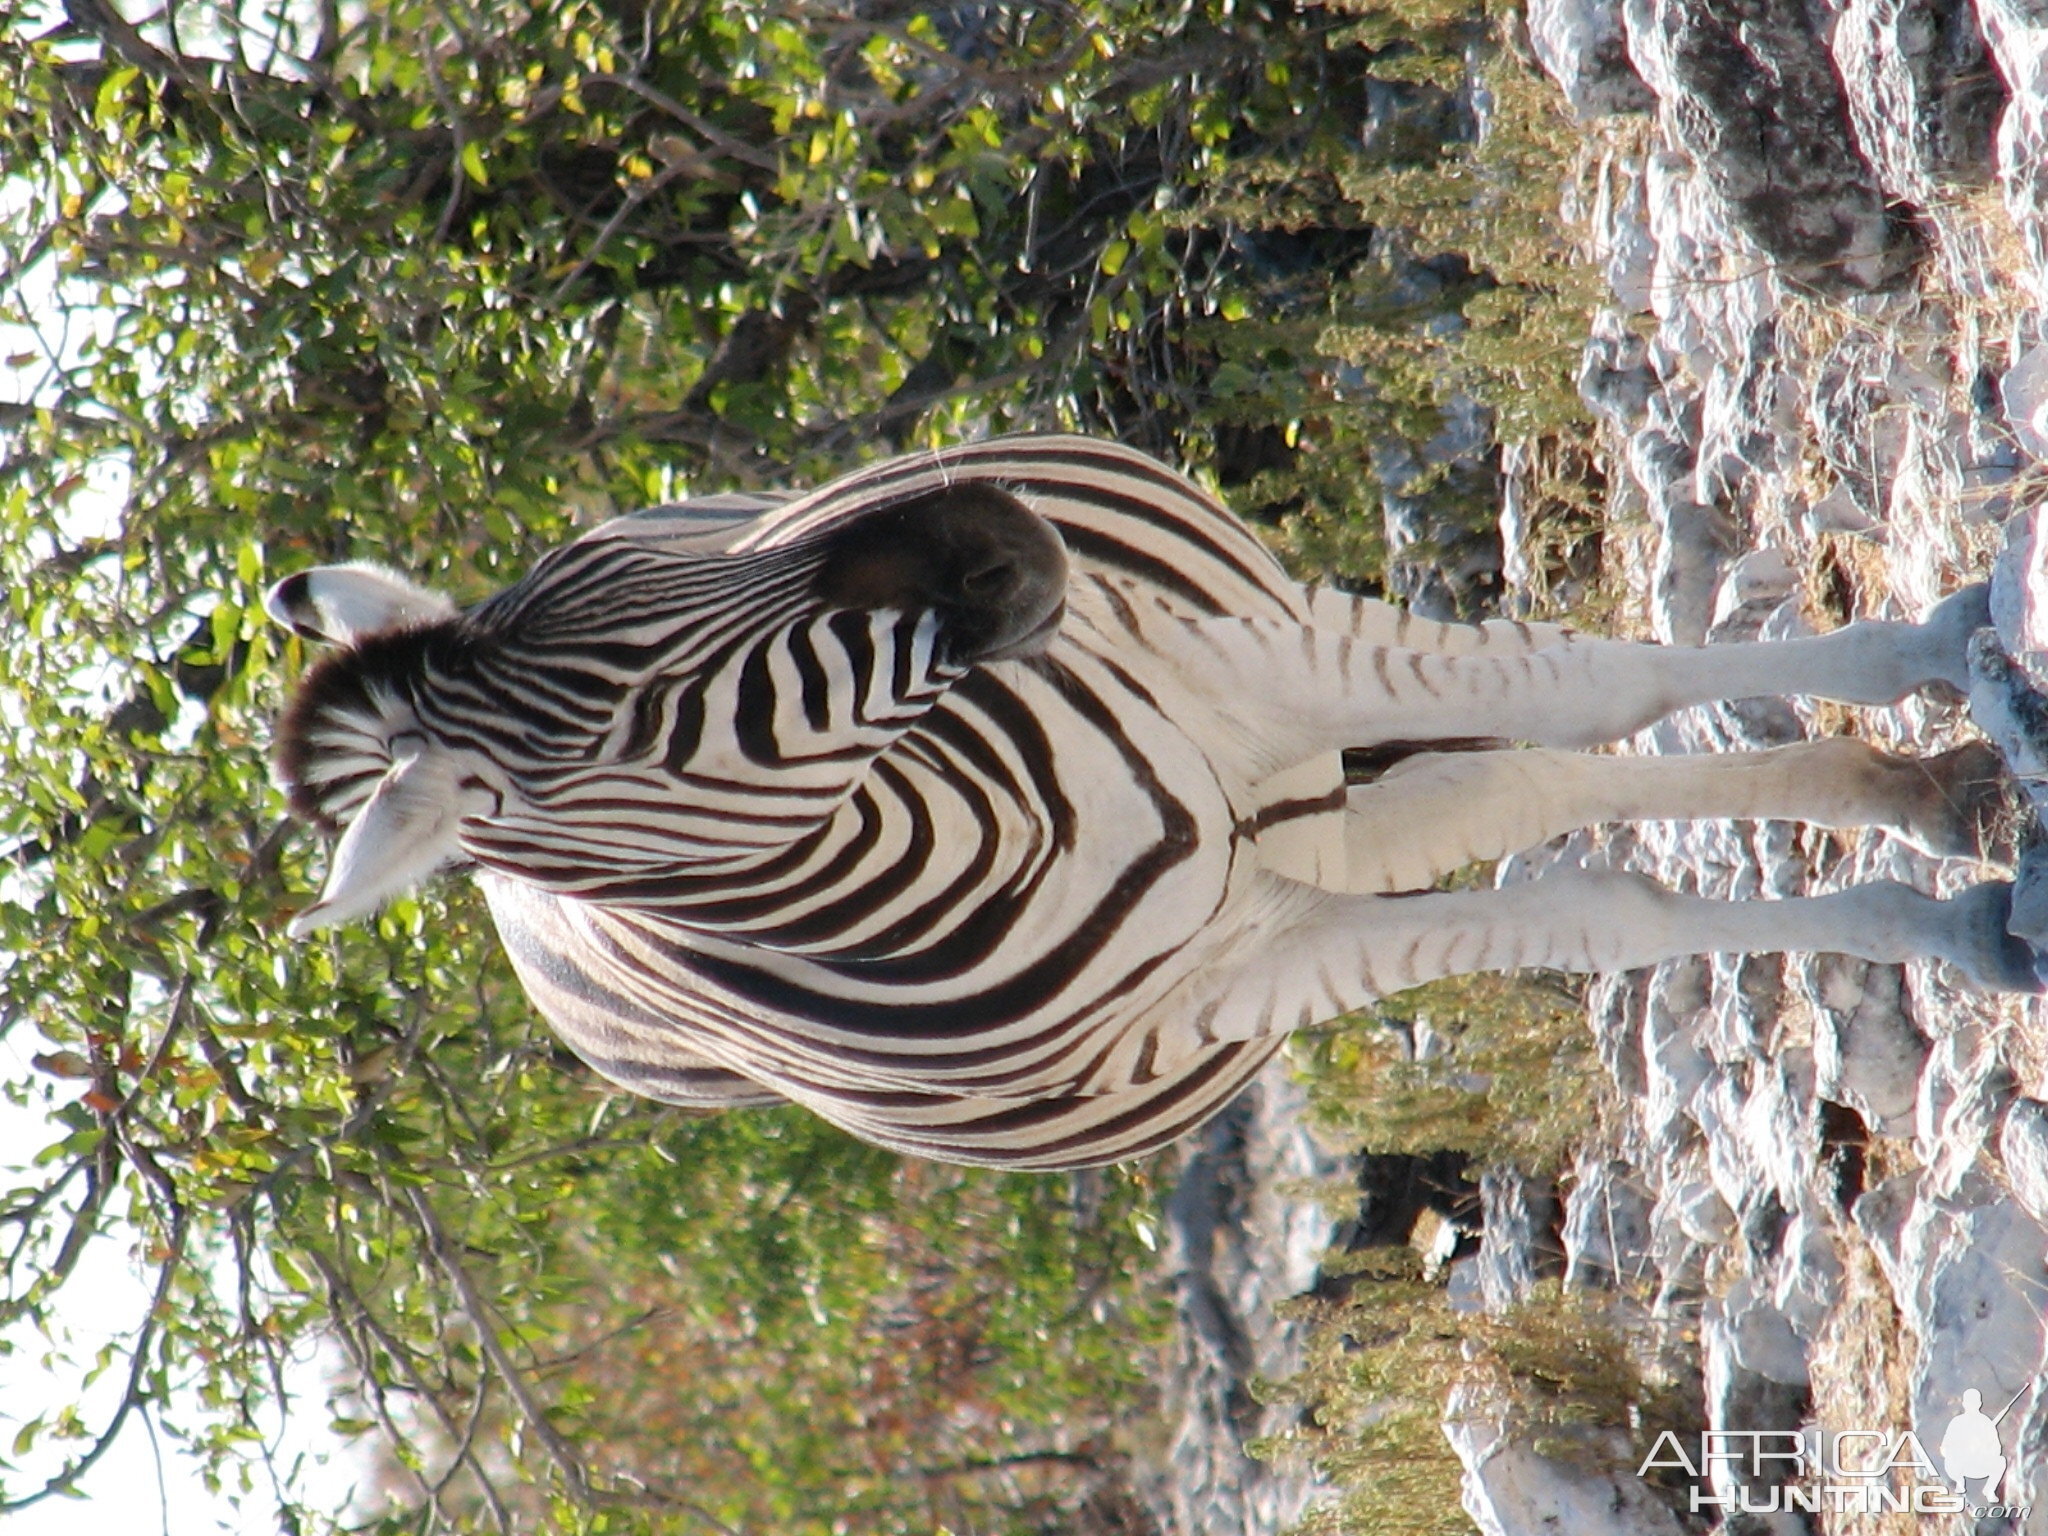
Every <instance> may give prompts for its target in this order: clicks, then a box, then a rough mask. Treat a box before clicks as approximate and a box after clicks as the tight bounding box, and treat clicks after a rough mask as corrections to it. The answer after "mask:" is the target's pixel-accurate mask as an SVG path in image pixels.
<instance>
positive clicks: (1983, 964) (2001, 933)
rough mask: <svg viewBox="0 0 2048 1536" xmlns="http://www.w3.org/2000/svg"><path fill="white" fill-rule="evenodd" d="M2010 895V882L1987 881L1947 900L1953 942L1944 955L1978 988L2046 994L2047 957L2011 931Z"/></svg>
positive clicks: (2045, 936)
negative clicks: (1953, 925)
mask: <svg viewBox="0 0 2048 1536" xmlns="http://www.w3.org/2000/svg"><path fill="white" fill-rule="evenodd" d="M2012 898H2013V888H2012V885H2011V883H2010V882H2008V881H2004V880H1987V881H1986V882H1985V883H1984V884H1982V885H1973V886H1971V887H1970V888H1969V889H1968V890H1967V891H1964V892H1963V893H1962V894H1961V895H1959V896H1957V897H1955V898H1954V899H1953V900H1952V901H1950V902H1949V903H1948V905H1949V907H1950V908H1951V910H1952V912H1953V915H1954V917H1955V920H1956V935H1957V938H1958V940H1959V943H1958V946H1957V949H1956V950H1955V951H1954V952H1953V953H1951V954H1950V955H1949V956H1948V959H1949V960H1950V962H1951V963H1953V964H1954V965H1955V967H1956V968H1957V969H1958V970H1960V971H1961V972H1962V973H1963V975H1964V976H1966V977H1967V978H1968V979H1969V981H1970V984H1971V985H1972V986H1973V987H1975V988H1976V989H1977V990H1978V991H1980V992H2022V993H2040V992H2048V955H2044V954H2043V953H2042V951H2041V950H2040V949H2038V948H2036V947H2035V945H2034V944H2033V943H2032V942H2031V941H2030V940H2029V939H2028V938H2027V937H2024V936H2022V935H2020V934H2016V933H2014V932H2013V931H2012V929H2011V926H2010V925H2011V923H2012V921H2013V899H2012ZM2023 915H2024V914H2023ZM2042 937H2044V938H2048V935H2043V936H2042Z"/></svg>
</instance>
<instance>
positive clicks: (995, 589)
mask: <svg viewBox="0 0 2048 1536" xmlns="http://www.w3.org/2000/svg"><path fill="white" fill-rule="evenodd" d="M1016 586H1017V567H1016V565H1015V564H1014V563H1013V562H1011V561H1008V560H994V561H991V562H990V563H989V564H987V565H984V566H982V567H981V568H980V569H979V570H974V571H969V572H968V573H967V574H966V575H964V576H962V577H961V578H960V590H961V592H962V594H964V595H965V596H967V597H971V598H974V599H977V600H979V601H983V602H986V601H987V600H989V599H991V598H997V597H1001V596H1003V595H1004V594H1005V593H1007V592H1011V591H1014V590H1015V588H1016Z"/></svg>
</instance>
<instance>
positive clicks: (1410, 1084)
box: [1308, 975, 1607, 1172]
mask: <svg viewBox="0 0 2048 1536" xmlns="http://www.w3.org/2000/svg"><path fill="white" fill-rule="evenodd" d="M1418 1026H1421V1029H1422V1030H1423V1031H1426V1032H1427V1037H1428V1038H1429V1039H1430V1040H1431V1050H1430V1051H1429V1052H1428V1053H1427V1054H1424V1055H1423V1056H1422V1058H1421V1059H1419V1060H1418V1059H1415V1057H1414V1053H1413V1052H1412V1050H1411V1049H1410V1048H1409V1046H1408V1042H1412V1041H1413V1040H1414V1039H1415V1038H1416V1036H1417V1034H1418ZM1308 1077H1309V1088H1310V1104H1311V1109H1312V1112H1313V1114H1314V1115H1315V1118H1316V1122H1317V1124H1319V1125H1321V1126H1323V1127H1324V1128H1325V1129H1326V1130H1327V1132H1328V1133H1329V1134H1330V1135H1331V1136H1332V1137H1333V1138H1334V1139H1336V1140H1338V1141H1340V1142H1342V1143H1344V1144H1347V1145H1350V1144H1355V1145H1357V1146H1360V1147H1363V1148H1364V1149H1365V1150H1366V1151H1368V1152H1407V1153H1417V1154H1422V1153H1429V1152H1437V1151H1457V1152H1468V1153H1470V1154H1472V1157H1473V1159H1474V1161H1475V1162H1478V1163H1480V1164H1486V1163H1515V1164H1518V1165H1519V1166H1521V1167H1523V1168H1525V1169H1527V1170H1529V1171H1530V1172H1555V1171H1556V1170H1558V1169H1559V1168H1560V1167H1561V1166H1562V1165H1563V1164H1564V1163H1565V1161H1566V1160H1567V1159H1568V1158H1569V1156H1570V1153H1571V1151H1572V1149H1573V1147H1574V1146H1576V1145H1577V1144H1578V1143H1579V1142H1581V1141H1583V1140H1584V1139H1585V1136H1586V1133H1587V1130H1588V1127H1589V1122H1590V1118H1591V1117H1592V1116H1593V1115H1594V1114H1596V1113H1597V1111H1598V1108H1599V1106H1600V1103H1601V1100H1602V1096H1603V1090H1604V1086H1605V1084H1606V1081H1607V1079H1606V1076H1605V1074H1604V1073H1603V1072H1602V1071H1601V1069H1600V1063H1599V1060H1598V1058H1597V1056H1596V1054H1595V1052H1594V1049H1593V1043H1592V1040H1591V1039H1590V1037H1589V1036H1588V1034H1587V1032H1586V1018H1585V1008H1584V1005H1583V1003H1582V1002H1581V1000H1580V996H1579V991H1578V989H1577V988H1576V987H1575V986H1573V985H1571V984H1570V983H1568V982H1564V981H1561V980H1559V979H1557V978H1554V977H1542V976H1500V975H1483V976H1460V977H1454V978H1452V979H1450V980H1447V981H1440V982H1432V983H1430V984H1429V985H1428V986H1423V987H1416V988H1415V989H1413V990H1412V991H1408V992H1404V993H1402V994H1400V995H1399V996H1398V997H1395V998H1391V999H1389V1000H1388V1001H1387V1002H1386V1003H1384V1004H1382V1005H1381V1007H1380V1008H1379V1009H1378V1010H1377V1011H1376V1013H1375V1014H1373V1015H1361V1016H1359V1017H1357V1018H1354V1019H1349V1020H1346V1021H1344V1022H1342V1023H1340V1024H1337V1025H1334V1026H1332V1027H1330V1028H1329V1029H1326V1030H1323V1031H1321V1032H1319V1033H1318V1034H1317V1035H1315V1036H1314V1037H1313V1042H1312V1046H1311V1052H1310V1056H1309V1067H1308Z"/></svg>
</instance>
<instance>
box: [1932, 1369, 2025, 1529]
mask: <svg viewBox="0 0 2048 1536" xmlns="http://www.w3.org/2000/svg"><path fill="white" fill-rule="evenodd" d="M2026 1395H2027V1389H2026V1388H2025V1387H2021V1388H2020V1389H2019V1391H2017V1392H2015V1393H2014V1394H2013V1395H2012V1403H2007V1404H2006V1405H2005V1408H2004V1410H2003V1411H2002V1412H2000V1414H1999V1415H1998V1418H1996V1419H1994V1418H1992V1417H1991V1416H1990V1415H1988V1414H1987V1413H1985V1412H1984V1394H1983V1393H1982V1392H1979V1391H1978V1390H1977V1389H1976V1388H1975V1387H1971V1388H1970V1389H1969V1390H1968V1391H1966V1392H1964V1393H1963V1411H1962V1412H1961V1413H1959V1414H1957V1415H1956V1416H1955V1417H1954V1418H1952V1419H1950V1420H1949V1421H1948V1428H1947V1429H1945V1430H1943V1431H1942V1432H1941V1465H1942V1470H1943V1471H1945V1472H1947V1473H1948V1480H1949V1481H1950V1482H1951V1483H1953V1484H1955V1489H1956V1492H1957V1493H1959V1494H1961V1495H1962V1496H1963V1497H1964V1498H1966V1499H1967V1498H1968V1497H1969V1496H1970V1493H1969V1489H1968V1487H1967V1486H1965V1485H1966V1484H1968V1483H1969V1482H1970V1480H1971V1479H1972V1478H1979V1477H1981V1478H1983V1479H1984V1500H1985V1502H1986V1503H1989V1502H1991V1500H1993V1499H1995V1498H1996V1497H1997V1496H1998V1483H1999V1479H2001V1478H2002V1477H2004V1476H2005V1467H2006V1460H2005V1450H2004V1448H2003V1447H2002V1446H2000V1445H1999V1443H1998V1425H1999V1420H2001V1419H2003V1418H2004V1417H2005V1415H2006V1414H2008V1413H2011V1412H2012V1407H2013V1403H2017V1402H2018V1401H2019V1400H2020V1399H2021V1398H2023V1397H2025V1396H2026Z"/></svg>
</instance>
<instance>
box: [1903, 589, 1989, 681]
mask: <svg viewBox="0 0 2048 1536" xmlns="http://www.w3.org/2000/svg"><path fill="white" fill-rule="evenodd" d="M1990 622H1991V584H1990V583H1989V582H1986V581H1980V582H1977V583H1976V584H1974V585H1972V586H1967V587H1964V588H1963V589H1962V590H1961V591H1958V592H1952V593H1950V594H1949V595H1948V596H1947V597H1945V598H1943V599H1942V600H1941V601H1940V602H1938V603H1936V604H1935V605H1934V607H1933V608H1932V609H1931V610H1929V612H1928V615H1927V617H1926V618H1925V619H1922V620H1921V621H1920V634H1921V638H1922V642H1923V644H1924V645H1925V647H1926V650H1925V652H1924V654H1925V656H1926V658H1927V660H1926V670H1927V678H1926V681H1927V682H1929V683H1940V684H1944V685H1946V686H1947V687H1949V688H1952V689H1954V690H1955V692H1956V694H1957V696H1958V697H1962V698H1967V697H1968V696H1969V692H1970V637H1971V636H1972V635H1974V634H1976V633H1977V631H1978V630H1980V629H1982V628H1983V627H1984V626H1985V625H1987V624H1989V623H1990Z"/></svg>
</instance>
